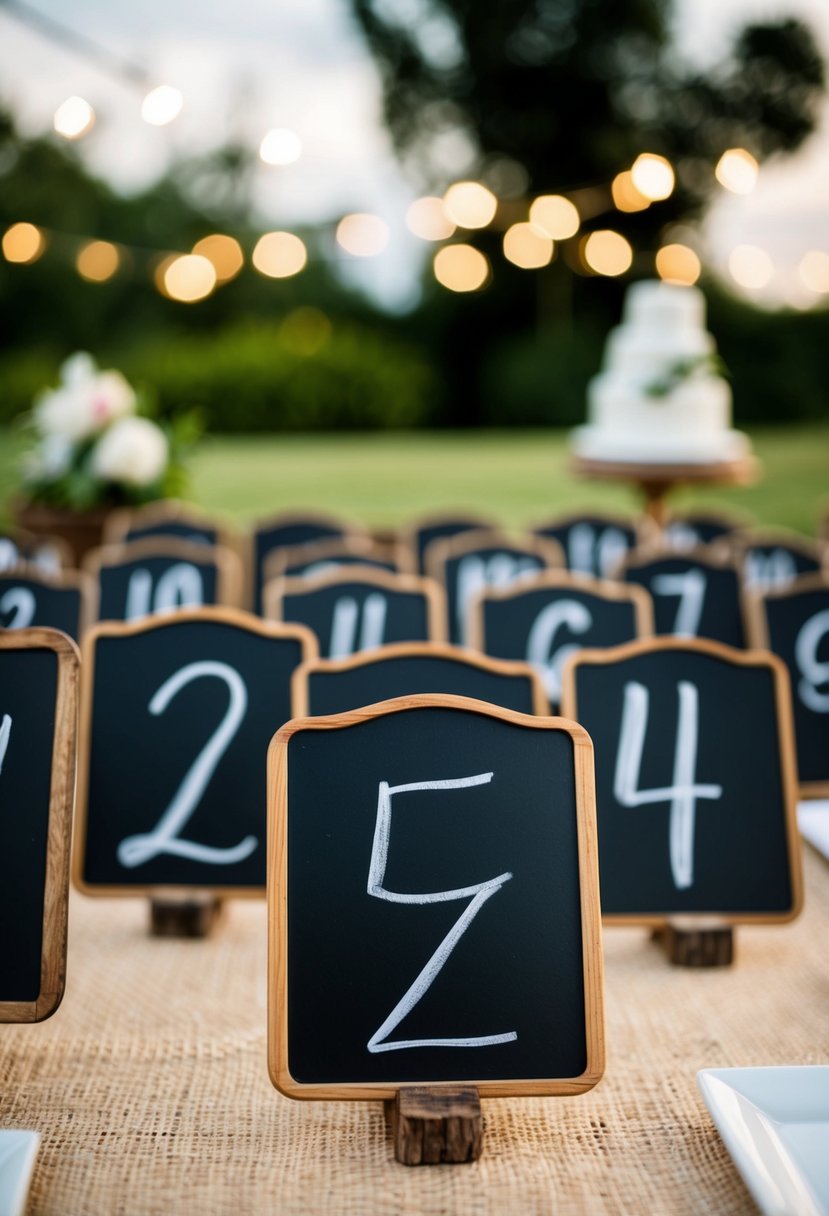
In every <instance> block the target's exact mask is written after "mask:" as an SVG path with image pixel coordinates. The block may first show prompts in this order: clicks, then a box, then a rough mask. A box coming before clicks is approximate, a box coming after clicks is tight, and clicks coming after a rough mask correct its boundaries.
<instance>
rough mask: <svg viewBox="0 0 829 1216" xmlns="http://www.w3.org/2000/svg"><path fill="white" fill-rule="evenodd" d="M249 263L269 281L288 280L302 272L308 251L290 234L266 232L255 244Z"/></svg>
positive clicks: (301, 242) (297, 238) (296, 237)
mask: <svg viewBox="0 0 829 1216" xmlns="http://www.w3.org/2000/svg"><path fill="white" fill-rule="evenodd" d="M251 261H252V262H253V264H254V266H255V267H256V269H257V270H258V271H259V273H260V274H264V275H266V276H267V277H268V278H269V279H289V278H291V277H292V276H293V275H295V274H299V272H300V271H301V270H304V268H305V264H306V263H307V261H308V251H307V249H306V248H305V244H304V242H303V241H301V240H300V239H299V237H298V236H294V234H293V233H292V232H266V233H265V235H264V236H260V238H259V240H258V241H257V242H256V247H255V249H254V251H253V257H252V258H251Z"/></svg>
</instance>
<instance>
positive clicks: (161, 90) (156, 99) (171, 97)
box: [141, 84, 184, 127]
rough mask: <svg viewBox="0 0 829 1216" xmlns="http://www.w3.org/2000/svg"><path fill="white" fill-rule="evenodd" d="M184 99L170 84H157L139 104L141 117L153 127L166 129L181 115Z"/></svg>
mask: <svg viewBox="0 0 829 1216" xmlns="http://www.w3.org/2000/svg"><path fill="white" fill-rule="evenodd" d="M183 105H184V98H183V97H182V95H181V91H180V90H179V89H175V88H173V86H172V85H171V84H159V85H156V87H155V88H154V89H150V91H149V93H147V95H146V97H145V98H144V100H143V101H142V102H141V117H142V118H143V119H144V122H148V123H149V124H150V125H151V126H153V127H166V126H167V124H168V123H170V122H173V120H174V119H176V118H178V116H179V114H180V113H181V108H182V106H183Z"/></svg>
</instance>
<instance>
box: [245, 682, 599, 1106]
mask: <svg viewBox="0 0 829 1216" xmlns="http://www.w3.org/2000/svg"><path fill="white" fill-rule="evenodd" d="M423 709H435V710H458V711H462V712H464V713H466V714H470V715H480V716H482V717H484V718H487V719H490V720H491V719H496V720H500V721H501V722H502V723H510V724H512V725H515V726H518V727H521V728H527V729H529V730H531V731H545V732H551V731H555V732H560V733H563V734H565V735H567V736H569V739H570V742H571V745H572V761H573V766H574V767H573V772H574V775H575V790H574V793H575V819H576V836H577V858H578V904H579V910H580V920H581V967H580V973H581V982H582V984H583V1011H584V1020H583V1022H581V1021H580V1029H582V1030H583V1033H584V1046H585V1050H584V1061H585V1067H584V1071H583V1072H581V1073H580V1074H579V1075H576V1076H564V1077H551V1078H550V1077H548V1078H539V1079H535V1078H532V1079H529V1078H527V1077H521V1078H518V1079H509V1078H506V1079H501V1078H498V1079H493V1078H491V1077H490V1078H485V1079H481V1080H476V1079H474V1078H472V1077H469V1078H464V1081H463V1084H467V1085H474V1086H476V1087H477V1089H478V1091H479V1093H480V1094H481V1096H482V1097H508V1096H512V1095H525V1094H526V1095H539V1096H540V1095H560V1096H565V1095H575V1094H581V1093H584V1092H586V1091H587V1090H589V1089H591V1088H592V1087H593V1086H594V1085H595V1084H596V1083H597V1082H598V1081H599V1080H600V1079H601V1076H602V1074H603V1071H604V1060H605V1047H604V1013H603V956H602V948H601V916H600V911H599V888H598V864H597V847H598V846H597V839H596V821H595V800H594V786H593V748H592V744H591V742H590V738H589V736H588V735H587V733H586V731H584V730H583V729H582V728H581V727H580V726H578V725H577V724H576V723H574V722H568V721H565V720H564V719H562V718H536V717H532V716H530V715H527V714H519V713H516V712H514V711H511V710H507V709H502V708H500V707H497V706H493V705H490V704H488V703H486V702H483V701H475V700H473V699H471V698H467V697H453V696H441V695H421V696H411V697H400V698H397V699H395V700H390V701H384V702H381V703H379V704H376V705H369V706H366V707H365V708H363V709H358V710H354V711H352V712H350V713H344V714H336V715H332V716H329V717H320V718H301V719H296V720H294V721H291V722H288V723H286V724H285V725H284V726H283V727H282V728H281V729H280V730H279V731H278V732H277V733H276V735H275V736H274V738H273V740H272V742H271V746H270V748H269V751H268V798H269V803H268V822H269V832H268V1067H269V1072H270V1076H271V1080H272V1082H273V1084H274V1085H275V1086H276V1087H277V1089H279V1091H280V1092H281V1093H283V1094H286V1095H287V1096H288V1097H292V1098H303V1099H324V1100H330V1099H346V1100H354V1099H358V1100H376V1099H387V1098H393V1097H394V1096H395V1094H396V1092H397V1090H398V1088H399V1087H400V1084H403V1083H405V1072H406V1068H405V1065H403V1066H401V1070H400V1072H401V1079H400V1081H397V1080H393V1081H389V1080H383V1081H368V1082H366V1081H349V1082H346V1083H322V1084H320V1083H310V1084H308V1083H303V1082H300V1081H297V1080H296V1079H295V1078H294V1077H293V1076H292V1074H291V1071H290V1054H289V1035H290V1028H289V991H288V977H289V971H290V960H289V925H288V918H289V902H290V900H289V886H288V884H289V873H288V869H289V833H290V826H289V807H288V791H289V780H290V775H289V768H290V760H289V748H290V742H291V739H292V738H294V737H295V736H296V735H297V734H299V733H300V732H306V731H313V732H317V731H321V732H332V731H340V730H345V729H348V728H349V727H355V726H359V725H360V724H365V723H370V722H372V720H376V719H379V718H384V717H386V718H387V717H389V716H390V715H397V714H406V713H410V712H417V711H419V710H423ZM363 881H365V880H364V879H363ZM313 965H314V964H313V961H312V960H309V961H308V966H311V967H312V966H313ZM331 1013H332V1015H334V1011H333V1010H332V1011H331ZM458 1083H459V1082H458V1080H457V1078H455V1079H453V1080H441V1079H440V1078H434V1079H429V1080H428V1081H418V1084H424V1085H428V1086H429V1087H430V1088H432V1087H435V1088H447V1087H453V1086H457V1084H458Z"/></svg>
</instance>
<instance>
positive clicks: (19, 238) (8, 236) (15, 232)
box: [2, 223, 46, 266]
mask: <svg viewBox="0 0 829 1216" xmlns="http://www.w3.org/2000/svg"><path fill="white" fill-rule="evenodd" d="M2 245H3V257H4V258H5V259H6V261H7V262H17V263H19V264H20V265H21V266H25V265H27V264H28V263H29V262H36V261H37V259H38V258H39V257H40V255H41V254H42V253H43V250H44V249H45V248H46V240H45V238H44V236H43V233H42V232H41V231H40V229H39V228H35V226H34V224H26V223H20V224H12V226H11V227H10V228H7V229H6V231H5V232H4V233H3V242H2Z"/></svg>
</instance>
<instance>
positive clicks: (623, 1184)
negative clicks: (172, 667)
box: [0, 847, 829, 1216]
mask: <svg viewBox="0 0 829 1216" xmlns="http://www.w3.org/2000/svg"><path fill="white" fill-rule="evenodd" d="M805 851H806V858H805V861H806V908H805V911H804V913H803V915H802V917H801V918H800V919H799V920H798V921H797V922H795V923H794V924H793V925H788V926H779V927H775V926H771V927H765V928H760V927H757V928H750V929H744V928H741V929H740V930H739V931H738V937H737V951H738V957H737V964H736V966H735V967H733V968H731V969H724V970H715V971H707V972H705V971H685V970H680V969H675V968H672V967H670V966H669V965H668V963H667V962H666V961H665V959H664V956H663V955H662V954H661V953H660V952H659V950H658V948H657V947H656V946H655V945H653V944H652V943H651V942H650V941H649V939H648V936H647V934H646V932H645V931H644V930H638V929H608V930H606V931H605V935H604V939H605V954H606V959H607V977H606V978H607V1041H608V1064H607V1072H606V1074H605V1079H604V1080H603V1081H602V1082H601V1084H600V1085H599V1086H598V1087H597V1088H596V1089H595V1090H593V1091H592V1092H591V1093H590V1094H588V1095H586V1096H584V1097H580V1098H559V1099H555V1098H534V1099H526V1098H525V1099H517V1098H515V1099H500V1100H499V1099H489V1100H485V1102H484V1117H485V1121H486V1134H485V1148H484V1155H483V1157H482V1158H481V1160H480V1161H479V1162H478V1163H476V1164H474V1165H465V1166H440V1167H422V1168H415V1169H412V1168H408V1167H406V1166H402V1165H398V1164H397V1163H396V1162H395V1161H394V1159H393V1155H392V1149H391V1143H390V1140H389V1138H388V1136H387V1134H386V1128H385V1124H384V1116H383V1108H382V1105H381V1104H380V1103H377V1102H373V1103H371V1102H369V1103H356V1102H343V1103H305V1102H293V1101H290V1100H289V1099H287V1098H283V1097H281V1096H280V1095H279V1094H278V1093H277V1092H276V1091H275V1090H274V1089H273V1088H272V1087H271V1085H270V1082H269V1080H268V1076H267V1069H266V1063H265V908H264V905H262V904H258V903H257V904H244V903H237V904H234V905H232V906H231V907H230V909H229V911H228V912H227V914H226V916H225V919H224V921H223V922H222V923H221V924H220V926H219V928H218V930H217V932H216V933H215V935H214V936H213V937H212V938H211V939H210V940H208V941H201V942H198V941H196V942H194V941H163V940H153V939H151V938H149V937H148V936H147V907H146V904H145V903H143V902H140V901H133V900H129V901H118V900H106V901H96V900H90V899H85V898H82V897H80V896H76V897H74V898H73V902H72V907H71V920H70V955H69V983H68V987H67V993H66V998H65V1000H64V1003H63V1005H62V1007H61V1008H60V1009H59V1010H58V1012H57V1014H56V1015H55V1016H54V1018H52V1020H51V1021H49V1022H45V1023H43V1024H42V1025H40V1026H0V1076H2V1111H1V1112H0V1125H2V1126H6V1127H26V1128H35V1129H37V1130H38V1131H40V1132H41V1133H42V1136H43V1142H42V1145H41V1149H40V1153H39V1155H38V1159H37V1165H36V1168H35V1174H34V1179H33V1184H32V1192H31V1200H30V1205H29V1209H28V1211H29V1213H31V1214H34V1213H51V1214H53V1216H84V1214H87V1213H88V1214H94V1216H118V1214H124V1216H141V1214H144V1213H154V1214H158V1216H171V1214H178V1213H185V1214H189V1213H193V1214H198V1216H211V1214H216V1216H219V1214H221V1216H224V1214H225V1213H227V1214H231V1213H232V1214H235V1216H244V1214H245V1213H276V1212H284V1213H296V1214H297V1216H299V1214H300V1213H301V1214H302V1216H306V1214H308V1213H325V1214H326V1216H330V1214H331V1213H348V1214H349V1216H373V1214H375V1213H410V1214H412V1216H415V1214H418V1213H434V1214H436V1216H437V1214H438V1213H441V1214H451V1213H459V1214H461V1213H462V1214H463V1216H478V1214H483V1213H493V1214H495V1213H499V1214H500V1213H512V1212H515V1213H557V1214H558V1213H589V1214H591V1216H592V1214H593V1213H618V1214H619V1216H622V1214H624V1216H638V1214H644V1213H647V1214H648V1216H660V1214H662V1213H666V1214H668V1213H670V1214H674V1213H677V1214H679V1213H691V1212H694V1213H701V1212H707V1213H717V1214H718V1216H728V1214H729V1213H738V1212H753V1211H754V1206H753V1204H752V1201H751V1199H750V1197H749V1195H748V1192H747V1191H746V1189H745V1187H744V1186H743V1184H742V1182H741V1180H740V1178H739V1175H738V1174H737V1171H736V1170H735V1168H734V1166H733V1164H732V1162H731V1160H730V1158H729V1156H728V1154H727V1153H726V1151H725V1149H724V1148H723V1145H722V1142H721V1141H720V1138H719V1136H718V1134H717V1132H716V1130H715V1129H714V1126H713V1124H712V1122H711V1120H710V1118H709V1116H708V1113H707V1111H706V1109H705V1107H704V1105H703V1103H702V1100H701V1098H700V1097H699V1094H698V1092H697V1089H696V1084H695V1079H694V1078H695V1073H696V1071H697V1069H699V1068H705V1067H720V1066H722V1067H725V1066H729V1065H752V1064H754V1065H757V1064H808V1063H825V1062H827V1060H829V865H827V864H826V862H825V861H823V860H822V859H821V858H819V857H818V856H817V855H816V854H815V853H813V852H812V851H811V849H809V848H808V847H806V849H805Z"/></svg>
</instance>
